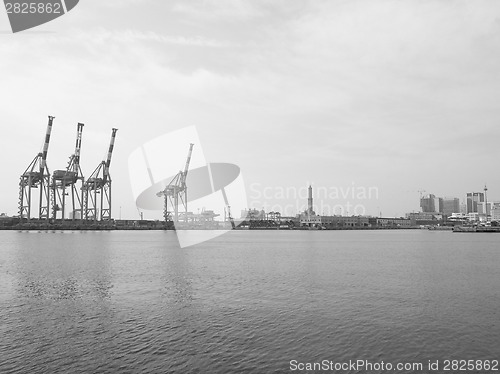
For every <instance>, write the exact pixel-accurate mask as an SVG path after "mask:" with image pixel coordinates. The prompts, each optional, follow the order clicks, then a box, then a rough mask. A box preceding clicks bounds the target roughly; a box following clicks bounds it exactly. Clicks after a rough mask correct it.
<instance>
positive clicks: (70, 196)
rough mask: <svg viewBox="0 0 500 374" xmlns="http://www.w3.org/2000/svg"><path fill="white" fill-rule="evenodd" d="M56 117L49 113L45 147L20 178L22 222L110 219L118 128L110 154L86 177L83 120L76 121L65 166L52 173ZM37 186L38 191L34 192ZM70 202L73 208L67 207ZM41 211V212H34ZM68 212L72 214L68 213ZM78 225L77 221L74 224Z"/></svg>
mask: <svg viewBox="0 0 500 374" xmlns="http://www.w3.org/2000/svg"><path fill="white" fill-rule="evenodd" d="M54 118H55V117H53V116H49V122H48V125H47V130H46V132H45V142H44V145H43V149H42V151H41V152H40V153H38V154H37V155H36V157H35V158H34V159H33V161H31V163H30V164H29V165H28V167H27V168H26V170H25V171H24V172H23V173H22V174H21V177H20V181H19V218H16V219H18V220H19V223H20V224H24V223H28V224H30V223H31V224H33V221H34V220H36V222H37V223H38V224H43V225H45V224H53V223H56V222H58V223H62V222H64V221H65V220H67V219H68V218H70V219H71V221H73V222H74V221H76V222H77V223H78V225H79V224H80V223H81V224H85V223H89V222H93V223H96V222H97V221H105V222H110V221H111V219H112V218H111V176H110V172H109V168H110V163H111V156H112V153H113V148H114V142H115V137H116V132H117V129H112V132H111V141H110V144H109V148H108V154H107V157H106V159H105V160H104V161H102V162H101V163H100V164H99V165H98V166H97V168H96V169H95V170H94V172H93V173H92V174H91V176H90V177H89V178H88V179H87V180H85V178H84V176H83V173H82V170H81V168H80V153H81V149H82V132H83V127H84V124H83V123H78V124H77V131H76V144H75V150H74V153H73V154H72V155H71V156H70V158H69V162H68V165H67V167H66V168H65V169H62V170H55V171H54V172H53V173H52V175H51V174H50V171H49V168H48V166H47V153H48V149H49V143H50V136H51V133H52V125H53V121H54ZM35 189H38V192H35ZM67 205H69V207H70V209H71V210H70V211H69V212H68V210H67V209H66V206H67ZM36 210H38V215H37V214H36V213H35V211H36ZM68 213H69V214H68ZM75 224H76V223H75Z"/></svg>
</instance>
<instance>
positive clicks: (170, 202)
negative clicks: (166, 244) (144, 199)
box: [156, 143, 194, 223]
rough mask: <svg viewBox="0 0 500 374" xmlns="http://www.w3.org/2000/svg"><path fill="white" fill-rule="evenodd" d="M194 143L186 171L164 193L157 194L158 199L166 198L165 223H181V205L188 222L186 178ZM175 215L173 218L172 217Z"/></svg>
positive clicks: (190, 146) (177, 175)
mask: <svg viewBox="0 0 500 374" xmlns="http://www.w3.org/2000/svg"><path fill="white" fill-rule="evenodd" d="M193 146H194V144H193V143H190V145H189V151H188V156H187V159H186V165H185V166H184V170H183V171H182V170H181V171H179V172H178V173H177V174H176V175H175V176H174V177H173V178H172V180H171V181H170V183H169V184H168V185H167V186H166V187H165V189H164V190H163V191H160V192H158V193H157V194H156V196H158V197H164V199H165V203H164V208H163V216H164V217H165V221H166V222H169V221H173V222H174V223H176V222H179V203H180V204H181V205H182V207H183V208H184V219H185V220H186V221H187V185H186V178H187V173H188V170H189V163H190V162H191V155H192V153H193ZM172 214H173V216H172Z"/></svg>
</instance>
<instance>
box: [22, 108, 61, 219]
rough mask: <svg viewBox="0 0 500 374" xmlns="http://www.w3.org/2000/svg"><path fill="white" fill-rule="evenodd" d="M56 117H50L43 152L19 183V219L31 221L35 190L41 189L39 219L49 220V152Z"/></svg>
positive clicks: (31, 164)
mask: <svg viewBox="0 0 500 374" xmlns="http://www.w3.org/2000/svg"><path fill="white" fill-rule="evenodd" d="M54 118H55V117H52V116H49V123H48V124H47V130H46V132H45V142H44V144H43V150H42V152H40V153H38V154H37V155H36V156H35V158H34V159H33V161H31V163H30V164H29V165H28V167H27V168H26V170H25V171H24V173H23V174H22V175H21V178H20V181H19V218H20V219H21V222H22V220H23V218H26V219H27V221H28V222H30V221H31V205H32V202H33V201H32V200H33V193H32V192H33V191H32V189H34V188H39V191H40V192H39V207H38V219H45V220H48V219H49V218H50V217H49V209H50V190H49V187H50V172H49V169H48V167H47V152H48V150H49V142H50V134H51V132H52V123H53V121H54Z"/></svg>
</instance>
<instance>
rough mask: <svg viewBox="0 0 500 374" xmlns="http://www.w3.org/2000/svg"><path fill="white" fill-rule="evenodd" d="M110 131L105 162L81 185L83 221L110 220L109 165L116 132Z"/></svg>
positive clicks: (115, 130) (114, 130)
mask: <svg viewBox="0 0 500 374" xmlns="http://www.w3.org/2000/svg"><path fill="white" fill-rule="evenodd" d="M117 131H118V129H115V128H113V129H112V130H111V140H110V142H109V148H108V154H107V157H106V160H103V161H102V162H101V163H100V164H99V165H98V166H97V168H96V169H95V170H94V171H93V172H92V174H91V175H90V177H89V178H88V179H87V180H86V181H85V183H84V184H83V215H84V219H85V220H89V221H94V222H97V221H98V220H100V221H110V220H111V176H110V174H109V165H110V164H111V156H112V155H113V148H114V146H115V138H116V132H117Z"/></svg>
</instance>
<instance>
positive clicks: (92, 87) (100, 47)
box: [0, 0, 500, 218]
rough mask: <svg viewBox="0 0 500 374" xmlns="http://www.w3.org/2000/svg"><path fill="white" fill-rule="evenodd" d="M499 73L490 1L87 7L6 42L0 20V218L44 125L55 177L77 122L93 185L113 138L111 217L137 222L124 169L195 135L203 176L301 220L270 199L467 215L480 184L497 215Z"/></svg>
mask: <svg viewBox="0 0 500 374" xmlns="http://www.w3.org/2000/svg"><path fill="white" fill-rule="evenodd" d="M499 67H500V2H498V1H495V0H491V1H425V0H419V1H410V0H409V1H392V0H387V1H377V0H366V1H356V0H350V1H333V0H329V1H320V0H311V1H305V0H304V1H302V0H282V1H269V0H266V1H261V0H253V1H250V0H247V1H240V0H205V1H185V0H182V1H158V0H154V1H153V0H151V1H149V0H140V1H139V0H105V1H104V0H82V1H80V4H79V5H78V6H77V7H76V8H74V9H73V10H72V11H71V12H69V13H68V14H67V15H65V16H63V17H60V18H58V19H56V20H54V21H52V22H50V23H47V24H45V25H42V26H40V27H37V28H35V29H32V31H27V32H21V33H18V34H12V33H11V32H10V26H9V24H8V19H7V14H6V13H5V12H4V11H2V12H0V68H1V74H2V77H1V81H0V103H1V104H0V105H1V119H0V121H1V123H2V135H1V137H0V160H1V161H0V162H1V165H2V172H1V175H2V176H1V180H2V183H1V185H0V192H1V193H0V212H6V213H8V214H10V215H12V214H16V213H17V200H18V182H19V175H20V174H21V173H22V172H23V171H24V169H25V168H26V167H27V166H28V164H29V162H30V161H31V160H32V159H33V157H34V156H35V155H36V154H37V153H38V152H39V150H40V149H41V146H42V143H43V139H44V132H45V127H46V124H47V115H49V114H50V115H53V116H55V117H56V119H55V121H54V128H53V134H52V135H53V136H52V142H51V145H50V149H49V156H48V165H49V167H50V169H51V170H54V169H62V168H64V167H65V166H66V164H67V159H68V157H69V156H70V154H71V153H72V151H73V147H74V137H75V131H76V123H77V122H83V123H85V129H84V133H83V142H82V143H83V149H82V169H83V171H84V173H85V174H86V175H87V176H88V175H90V173H91V172H92V170H93V169H94V168H95V167H96V166H97V164H98V163H99V162H100V161H101V159H102V158H103V157H104V155H105V153H106V150H107V144H108V142H109V136H110V131H111V127H118V128H119V131H118V134H117V139H116V145H115V146H116V148H115V154H114V158H113V161H112V165H111V173H112V177H113V183H114V185H113V189H114V196H113V199H114V216H115V217H116V218H118V214H119V213H118V207H120V206H121V207H122V216H123V218H137V217H138V213H137V210H136V208H135V204H134V199H133V197H132V192H131V188H130V182H129V175H128V166H127V161H128V156H129V154H130V153H131V152H132V151H133V150H134V149H135V148H137V147H138V146H140V145H141V144H143V143H145V142H147V141H149V140H151V139H154V138H155V137H157V136H160V135H163V134H165V133H168V132H170V131H173V130H176V129H180V128H182V127H185V126H190V125H195V126H196V127H197V129H198V132H199V135H200V139H201V141H202V143H203V151H204V153H205V157H206V159H207V160H208V161H211V162H231V163H234V164H236V165H239V166H240V167H241V170H242V173H243V177H244V180H245V184H246V186H247V188H248V195H249V204H250V205H252V206H261V205H263V204H264V200H265V199H263V198H261V197H259V196H258V195H259V193H258V192H257V191H261V192H263V191H264V188H268V189H267V190H266V192H267V195H268V196H269V195H270V194H271V195H273V196H274V195H276V196H275V198H273V199H268V200H269V201H267V203H268V204H269V205H270V206H272V205H275V204H277V205H278V206H280V205H281V206H285V205H290V204H295V202H296V200H297V199H296V198H295V196H289V198H288V199H287V198H286V197H283V196H282V194H281V193H280V189H283V188H288V191H290V190H291V188H293V187H295V188H301V187H304V186H306V184H307V183H312V184H313V185H314V187H315V189H316V188H320V187H323V188H337V189H338V190H340V189H343V190H344V191H347V188H352V186H355V187H359V188H361V187H365V188H369V187H376V188H377V189H378V198H377V196H373V195H372V198H371V199H352V196H350V197H348V198H347V199H339V200H335V199H331V198H325V199H323V200H324V201H323V210H324V207H325V206H329V205H330V206H332V205H339V204H340V205H342V204H345V203H346V202H347V201H349V202H350V203H351V204H353V205H356V204H362V205H363V206H364V207H365V208H366V213H367V214H373V215H378V214H380V212H382V215H384V216H395V215H396V216H401V215H404V213H406V212H411V211H413V210H415V211H417V210H419V201H418V200H419V192H418V191H419V190H425V191H426V192H427V193H434V194H435V195H438V196H456V197H460V198H461V199H463V198H464V197H465V193H466V192H470V191H481V190H482V189H483V187H484V184H485V183H487V184H488V188H489V196H490V199H500V172H499V171H498V160H499V157H500V144H499V141H500V126H499V123H500V104H499V98H500V68H499ZM184 157H185V155H181V163H180V165H179V169H180V168H181V167H182V164H183V162H184V161H183V159H184ZM165 162H168V160H166V161H165ZM318 200H319V199H316V201H315V203H316V204H317V205H318V206H319V205H320V201H318ZM299 203H300V204H299V207H300V206H302V205H304V204H306V201H305V200H301V201H300V202H299ZM207 209H210V207H207ZM317 210H321V209H320V208H319V207H318V208H317ZM288 213H290V212H288ZM320 213H321V211H320ZM349 213H351V212H349ZM145 218H151V216H150V217H148V215H146V216H145Z"/></svg>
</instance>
